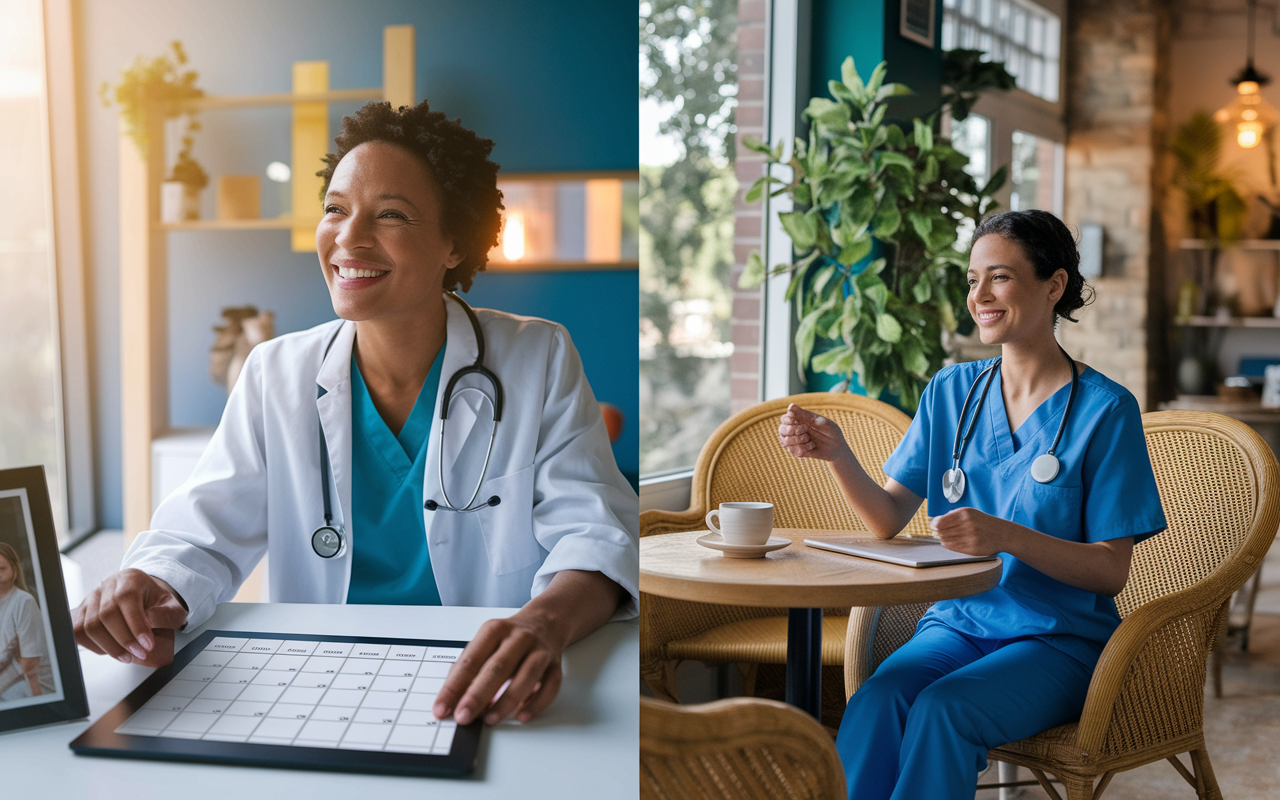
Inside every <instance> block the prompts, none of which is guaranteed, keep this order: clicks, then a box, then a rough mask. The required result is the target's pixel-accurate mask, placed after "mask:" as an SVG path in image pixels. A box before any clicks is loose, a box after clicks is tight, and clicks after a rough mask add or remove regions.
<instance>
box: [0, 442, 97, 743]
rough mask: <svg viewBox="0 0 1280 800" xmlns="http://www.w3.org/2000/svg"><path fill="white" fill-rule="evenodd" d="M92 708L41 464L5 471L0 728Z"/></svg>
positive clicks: (1, 488)
mask: <svg viewBox="0 0 1280 800" xmlns="http://www.w3.org/2000/svg"><path fill="white" fill-rule="evenodd" d="M87 714H88V705H87V702H86V700H85V694H84V685H83V682H82V680H81V675H80V662H79V659H78V657H77V655H76V650H75V640H74V637H73V635H72V631H71V616H70V611H69V609H68V605H67V593H66V589H65V586H64V584H63V579H62V569H61V562H60V559H59V554H58V547H57V536H56V533H55V531H54V526H53V514H52V509H51V507H50V504H49V493H48V489H47V488H46V485H45V476H44V470H43V468H41V467H26V468H22V469H11V470H3V471H0V731H5V730H11V729H14V728H25V727H29V726H31V725H40V724H44V723H48V722H58V721H62V720H67V719H76V718H78V717H83V716H85V715H87Z"/></svg>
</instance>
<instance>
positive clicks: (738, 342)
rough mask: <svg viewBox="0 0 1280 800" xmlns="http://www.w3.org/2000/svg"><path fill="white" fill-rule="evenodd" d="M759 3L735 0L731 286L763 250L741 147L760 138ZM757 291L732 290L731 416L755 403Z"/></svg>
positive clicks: (750, 169)
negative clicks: (748, 195) (745, 141)
mask: <svg viewBox="0 0 1280 800" xmlns="http://www.w3.org/2000/svg"><path fill="white" fill-rule="evenodd" d="M765 1H766V0H739V2H738V108H737V111H736V112H735V120H736V122H737V125H738V135H737V153H736V158H737V173H738V183H739V184H740V185H741V188H740V189H739V191H738V196H737V198H736V200H735V204H734V218H735V219H734V231H733V261H734V265H733V271H732V277H731V281H732V285H733V286H734V287H736V286H737V285H738V276H739V275H740V274H742V269H743V267H745V266H746V263H747V255H748V254H749V253H750V252H751V251H752V250H760V249H761V248H762V247H763V242H764V240H763V237H762V232H763V228H762V218H761V204H760V203H755V204H752V205H747V204H745V203H744V202H742V197H743V195H744V194H745V193H746V191H747V189H749V188H750V187H751V184H752V183H753V182H754V181H755V179H756V178H758V177H760V175H761V174H763V172H764V157H763V156H760V155H758V154H756V153H753V152H751V151H750V150H747V149H746V148H745V147H743V146H742V139H743V137H745V136H755V137H756V138H758V139H763V138H764V136H765V71H764V70H765V49H764V46H765V16H766V9H765ZM760 299H761V291H760V290H759V289H752V290H750V291H744V290H741V289H737V288H735V289H734V292H733V312H732V313H733V330H732V341H733V360H732V364H731V377H730V381H731V383H732V386H731V393H732V401H733V413H735V414H736V413H737V412H739V411H741V410H742V409H744V408H746V407H747V406H750V405H753V404H754V403H757V402H759V400H760V345H761V334H762V331H763V319H762V316H761V309H762V305H761V302H760Z"/></svg>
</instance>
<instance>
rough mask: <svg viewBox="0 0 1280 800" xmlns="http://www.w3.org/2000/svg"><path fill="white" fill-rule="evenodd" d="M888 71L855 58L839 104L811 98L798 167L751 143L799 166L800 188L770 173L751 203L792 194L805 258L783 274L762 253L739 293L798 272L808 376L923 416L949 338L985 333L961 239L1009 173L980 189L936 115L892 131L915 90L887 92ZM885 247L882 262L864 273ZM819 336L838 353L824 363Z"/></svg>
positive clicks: (797, 239) (786, 217) (791, 222)
mask: <svg viewBox="0 0 1280 800" xmlns="http://www.w3.org/2000/svg"><path fill="white" fill-rule="evenodd" d="M885 71H886V65H885V64H884V63H883V62H882V63H881V64H880V65H879V66H877V67H876V68H875V70H874V71H873V72H872V73H871V76H870V77H869V78H868V79H867V80H866V81H865V82H864V81H863V80H862V78H861V77H860V76H859V74H858V71H857V69H856V68H855V66H854V62H853V59H852V58H847V59H845V62H844V65H843V66H842V68H841V78H842V80H840V81H831V82H830V83H829V84H828V85H829V87H830V90H831V97H832V98H833V99H830V100H828V99H826V98H813V99H812V100H810V101H809V106H808V108H806V109H805V112H804V113H805V116H807V117H808V118H809V120H810V121H811V125H810V129H809V137H808V141H807V142H806V141H804V140H802V139H799V138H797V139H796V142H795V147H794V150H793V153H792V155H791V157H790V158H788V159H785V160H784V158H783V150H782V144H781V143H779V144H778V145H777V146H776V147H775V148H773V149H770V148H769V146H768V145H767V144H765V143H762V142H759V141H749V142H746V145H747V146H748V147H750V148H752V149H753V150H756V151H758V152H760V153H763V154H764V155H765V160H766V162H767V163H768V164H769V165H771V166H772V165H783V166H787V167H790V168H791V173H792V179H791V181H790V182H789V183H788V182H786V181H783V180H782V179H780V178H778V177H776V176H773V175H771V174H766V175H765V176H764V177H762V178H760V179H759V180H758V181H756V182H755V184H754V185H753V186H752V187H751V189H750V191H748V192H747V195H746V200H747V201H748V202H755V201H756V200H758V199H759V198H760V197H761V195H762V194H763V192H764V191H765V190H766V189H768V190H770V191H771V193H772V195H775V196H776V195H780V194H786V195H789V196H790V197H791V199H792V200H793V202H794V204H795V210H793V211H789V212H786V213H783V214H781V215H779V216H780V220H781V222H782V226H783V228H784V229H785V230H786V232H787V234H788V235H789V236H790V237H791V240H792V244H793V245H794V249H793V261H792V263H790V264H779V265H777V266H775V267H773V268H772V269H766V267H765V265H764V262H763V261H762V259H761V257H760V254H759V253H752V254H751V255H750V257H749V258H748V263H747V268H746V270H745V271H744V272H743V276H742V279H741V281H740V285H741V286H743V287H751V286H757V285H759V284H760V283H761V282H762V281H763V280H764V279H765V278H766V276H767V275H778V274H782V273H790V274H791V276H792V277H791V282H790V284H789V286H788V289H787V295H786V296H787V299H788V300H792V299H794V302H795V306H796V309H797V311H798V313H799V316H800V323H799V328H798V330H797V331H796V337H795V346H796V354H797V356H798V363H799V364H800V368H801V370H802V371H803V369H804V368H805V367H806V366H811V368H812V369H813V370H814V371H816V372H825V373H829V374H833V375H843V376H844V380H843V381H842V383H841V384H840V385H839V386H838V387H837V388H838V389H843V388H847V387H848V386H849V384H850V383H851V382H852V380H853V377H854V374H855V373H856V374H857V376H858V378H859V379H860V380H861V382H862V385H863V386H864V387H865V388H866V391H867V394H868V395H869V396H871V397H879V396H880V394H881V392H883V391H885V390H888V391H890V392H893V393H894V394H896V395H897V396H898V398H899V402H900V403H901V405H902V406H903V407H904V408H906V409H907V410H908V411H914V410H915V408H916V406H917V405H918V404H919V401H920V394H921V392H922V391H923V390H924V387H925V384H927V383H928V381H929V378H930V377H932V376H933V374H934V373H935V372H937V371H938V369H940V368H941V366H942V361H943V359H944V358H945V357H946V351H945V349H944V347H943V341H942V336H943V332H944V331H948V332H956V331H959V332H961V333H967V332H969V331H971V330H972V328H973V320H972V319H971V318H970V317H969V314H968V311H967V309H966V305H965V297H966V295H967V294H968V286H967V282H966V280H965V270H966V268H967V258H966V256H965V254H964V253H963V252H962V251H960V250H958V249H957V248H956V242H957V236H958V229H959V228H960V227H961V226H962V225H966V224H970V223H976V221H977V220H979V219H981V217H982V216H983V215H984V214H986V213H987V212H988V211H990V210H991V209H992V208H993V207H994V206H995V201H994V200H993V199H992V197H991V195H992V193H993V192H995V191H996V190H997V189H998V188H999V187H1000V186H1001V185H1002V184H1003V183H1004V180H1005V169H1004V168H1001V169H1000V170H998V171H997V172H996V174H995V175H993V176H992V178H991V180H989V181H988V182H987V183H986V185H985V186H978V185H977V183H976V182H975V180H974V179H973V177H972V176H971V175H969V173H967V172H965V170H964V168H965V166H966V165H967V164H968V163H969V159H968V157H967V156H965V155H964V154H962V153H959V152H957V151H956V150H954V149H953V148H952V147H950V144H949V142H948V141H947V140H946V139H943V138H941V137H939V136H938V135H937V133H936V130H935V124H936V114H935V115H933V116H931V117H930V119H929V120H928V121H921V120H919V119H916V120H914V121H913V122H912V126H911V129H910V131H904V130H903V128H902V127H900V126H898V125H897V124H893V123H887V124H886V123H885V122H884V117H885V112H886V110H887V106H886V101H888V100H889V98H892V97H896V96H899V95H903V94H909V93H910V91H911V90H910V89H908V88H907V87H906V86H903V85H902V84H898V83H884V78H885ZM774 184H777V185H778V186H776V187H774ZM877 242H878V243H879V246H880V248H881V249H882V251H883V257H881V258H875V259H874V260H870V262H869V263H865V262H866V260H867V258H868V256H870V255H872V251H873V247H875V246H876V243H877ZM863 263H865V266H863ZM820 337H821V338H826V339H830V340H833V342H834V345H833V346H832V347H830V349H827V350H825V351H824V352H821V353H819V354H818V355H816V356H813V352H814V344H815V342H816V341H818V339H819V338H820ZM811 357H812V363H810V359H811Z"/></svg>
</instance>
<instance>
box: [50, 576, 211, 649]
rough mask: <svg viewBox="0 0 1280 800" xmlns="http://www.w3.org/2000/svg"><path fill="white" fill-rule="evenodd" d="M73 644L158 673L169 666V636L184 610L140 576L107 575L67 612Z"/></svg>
mask: <svg viewBox="0 0 1280 800" xmlns="http://www.w3.org/2000/svg"><path fill="white" fill-rule="evenodd" d="M71 619H72V622H73V623H74V626H75V633H76V641H77V642H78V643H79V644H82V645H84V646H85V647H87V648H88V649H90V650H92V651H93V652H95V653H98V654H99V655H101V654H103V653H105V654H106V655H109V656H111V657H112V658H115V659H119V660H120V661H123V662H124V663H126V664H130V663H136V664H141V665H143V666H144V667H160V666H164V665H165V664H169V663H171V662H172V661H173V633H174V630H175V629H177V628H180V627H182V624H183V623H184V622H186V619H187V607H186V604H185V603H184V602H183V601H182V598H181V597H179V596H178V593H177V592H175V591H174V590H173V588H172V587H171V586H169V584H167V583H165V582H164V581H162V580H160V579H159V578H157V577H154V576H152V575H148V574H147V573H145V572H142V571H141V570H136V569H124V570H120V571H119V572H117V573H115V574H114V575H110V576H108V577H107V579H106V580H104V581H103V582H102V585H100V586H99V587H98V588H96V589H94V590H93V591H92V592H90V593H89V595H88V597H86V598H85V600H84V602H83V603H81V604H80V605H79V607H77V608H76V609H75V610H74V611H72V612H71Z"/></svg>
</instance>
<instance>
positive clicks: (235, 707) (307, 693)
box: [116, 636, 462, 755]
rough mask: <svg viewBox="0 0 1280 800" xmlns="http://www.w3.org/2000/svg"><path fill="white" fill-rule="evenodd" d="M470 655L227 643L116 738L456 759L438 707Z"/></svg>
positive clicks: (450, 725)
mask: <svg viewBox="0 0 1280 800" xmlns="http://www.w3.org/2000/svg"><path fill="white" fill-rule="evenodd" d="M461 652H462V650H461V648H456V647H435V646H423V645H401V644H395V643H376V644H375V643H358V642H328V641H303V640H297V641H295V640H282V639H249V638H234V637H226V636H219V637H215V638H214V639H213V640H212V641H210V642H209V644H208V645H207V646H206V647H205V648H204V649H203V650H202V651H201V652H200V653H198V654H197V655H196V656H195V658H193V659H192V660H191V661H190V662H189V663H188V664H187V665H186V666H185V667H184V668H183V669H182V671H181V672H179V673H178V674H177V675H176V676H174V678H173V679H171V680H170V681H169V682H168V683H167V684H165V686H164V687H163V688H161V690H160V691H159V692H157V693H156V695H155V696H154V697H152V698H151V699H150V700H149V701H148V702H147V703H146V704H145V705H144V706H143V707H142V708H140V709H139V710H138V711H136V712H135V713H134V714H133V715H131V716H130V717H129V718H128V719H127V720H126V721H125V722H124V723H123V724H122V725H120V726H119V727H118V728H116V732H117V733H123V734H129V735H135V736H137V735H141V736H158V737H166V738H182V739H204V740H207V741H219V742H241V743H243V742H247V743H250V744H273V745H284V746H295V747H322V748H337V749H344V750H379V751H383V752H402V753H416V754H432V755H448V754H449V752H450V748H451V746H452V742H453V738H454V733H455V731H456V729H457V724H456V723H455V722H454V721H453V720H452V719H451V718H449V719H445V720H439V721H437V720H436V719H435V717H434V716H433V715H432V714H431V705H432V704H433V703H434V700H435V696H436V692H438V690H439V688H440V685H441V684H443V682H444V677H445V675H446V674H447V672H448V668H449V666H450V665H452V663H453V662H454V661H456V660H457V657H458V655H459V654H460V653H461ZM353 687H354V688H353ZM410 706H412V707H410Z"/></svg>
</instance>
